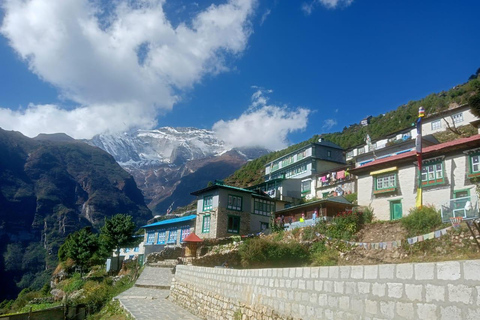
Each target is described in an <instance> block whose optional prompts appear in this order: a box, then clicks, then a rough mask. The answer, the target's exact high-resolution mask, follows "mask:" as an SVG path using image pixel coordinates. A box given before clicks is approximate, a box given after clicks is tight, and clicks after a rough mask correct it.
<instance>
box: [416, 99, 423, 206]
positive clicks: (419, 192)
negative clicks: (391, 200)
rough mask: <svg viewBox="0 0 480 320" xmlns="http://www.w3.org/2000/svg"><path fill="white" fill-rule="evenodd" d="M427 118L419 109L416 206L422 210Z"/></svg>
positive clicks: (421, 108)
mask: <svg viewBox="0 0 480 320" xmlns="http://www.w3.org/2000/svg"><path fill="white" fill-rule="evenodd" d="M424 116H425V109H424V108H423V107H420V108H418V119H417V137H416V139H415V149H416V152H417V163H418V186H417V201H416V204H415V206H416V207H417V208H420V207H421V206H422V118H423V117H424Z"/></svg>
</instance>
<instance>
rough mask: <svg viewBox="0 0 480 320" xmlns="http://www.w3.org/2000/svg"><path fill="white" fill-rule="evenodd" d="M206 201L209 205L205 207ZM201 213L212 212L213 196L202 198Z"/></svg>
mask: <svg viewBox="0 0 480 320" xmlns="http://www.w3.org/2000/svg"><path fill="white" fill-rule="evenodd" d="M207 200H209V202H210V204H209V205H207V204H206V203H207ZM202 209H203V210H202V211H212V210H213V195H208V196H203V207H202Z"/></svg>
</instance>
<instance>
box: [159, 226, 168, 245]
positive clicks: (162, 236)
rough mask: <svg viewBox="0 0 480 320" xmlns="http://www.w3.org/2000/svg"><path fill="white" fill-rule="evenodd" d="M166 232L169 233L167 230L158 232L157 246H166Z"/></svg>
mask: <svg viewBox="0 0 480 320" xmlns="http://www.w3.org/2000/svg"><path fill="white" fill-rule="evenodd" d="M166 232H167V231H166V230H165V229H163V230H159V231H158V237H157V244H165V235H166Z"/></svg>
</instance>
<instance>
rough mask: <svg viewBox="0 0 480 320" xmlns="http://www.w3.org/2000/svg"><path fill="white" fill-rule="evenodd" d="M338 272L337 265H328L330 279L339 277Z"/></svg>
mask: <svg viewBox="0 0 480 320" xmlns="http://www.w3.org/2000/svg"><path fill="white" fill-rule="evenodd" d="M338 273H339V270H338V267H337V266H332V267H328V277H329V278H330V279H338Z"/></svg>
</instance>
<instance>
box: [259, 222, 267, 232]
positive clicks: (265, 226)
mask: <svg viewBox="0 0 480 320" xmlns="http://www.w3.org/2000/svg"><path fill="white" fill-rule="evenodd" d="M267 229H268V222H260V230H262V231H263V230H267Z"/></svg>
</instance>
